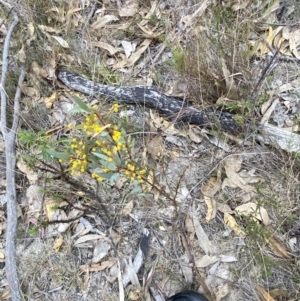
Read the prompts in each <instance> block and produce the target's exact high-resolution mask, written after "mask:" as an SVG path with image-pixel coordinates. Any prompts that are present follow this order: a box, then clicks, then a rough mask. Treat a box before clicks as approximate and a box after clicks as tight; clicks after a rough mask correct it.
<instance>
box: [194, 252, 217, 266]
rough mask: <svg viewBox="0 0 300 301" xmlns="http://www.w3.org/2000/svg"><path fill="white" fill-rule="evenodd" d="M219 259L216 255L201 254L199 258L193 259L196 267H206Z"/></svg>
mask: <svg viewBox="0 0 300 301" xmlns="http://www.w3.org/2000/svg"><path fill="white" fill-rule="evenodd" d="M218 260H219V258H218V256H209V255H206V254H205V255H203V256H202V257H201V258H200V259H195V266H196V267H197V268H206V267H208V266H210V265H212V264H214V263H215V262H217V261H218Z"/></svg>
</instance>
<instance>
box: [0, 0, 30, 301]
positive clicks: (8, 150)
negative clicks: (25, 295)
mask: <svg viewBox="0 0 300 301" xmlns="http://www.w3.org/2000/svg"><path fill="white" fill-rule="evenodd" d="M0 3H2V4H3V5H5V6H6V8H7V9H9V10H10V11H11V12H12V15H13V21H12V23H11V25H10V27H9V29H8V32H7V34H6V37H5V41H4V46H3V55H2V74H1V82H0V85H1V86H0V89H1V112H0V130H1V132H2V135H3V138H4V142H5V157H6V202H7V229H6V248H5V253H6V261H5V271H6V277H7V282H8V285H9V288H10V294H11V299H12V301H20V300H21V293H20V285H19V279H18V274H17V266H16V246H15V238H16V230H17V220H18V217H17V196H16V183H15V167H16V157H15V138H16V132H17V128H18V122H19V109H20V102H19V100H20V97H21V89H20V84H22V82H23V81H24V77H25V72H24V70H22V71H21V74H20V76H19V81H18V87H17V89H16V93H15V98H14V107H13V116H14V117H13V123H12V127H11V129H10V130H8V128H7V121H6V113H7V94H6V91H5V84H6V79H7V71H8V59H9V46H10V41H11V36H12V33H13V31H14V29H15V27H16V25H17V24H18V22H19V19H18V16H17V14H16V12H15V11H14V9H13V7H12V6H11V5H10V4H9V3H7V2H5V1H3V0H0Z"/></svg>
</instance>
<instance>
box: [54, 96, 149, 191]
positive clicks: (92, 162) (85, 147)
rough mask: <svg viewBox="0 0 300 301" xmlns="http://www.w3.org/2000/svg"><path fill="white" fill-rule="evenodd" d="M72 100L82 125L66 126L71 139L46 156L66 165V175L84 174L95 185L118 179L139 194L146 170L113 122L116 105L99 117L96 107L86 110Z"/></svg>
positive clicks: (84, 106)
mask: <svg viewBox="0 0 300 301" xmlns="http://www.w3.org/2000/svg"><path fill="white" fill-rule="evenodd" d="M75 101H76V103H77V104H78V107H77V108H75V109H74V110H73V112H76V113H77V112H80V113H82V114H84V116H85V119H84V122H82V123H79V124H77V125H72V124H69V125H68V128H69V129H70V130H71V133H72V135H71V137H70V138H69V139H68V140H64V141H63V143H61V145H60V146H59V148H58V149H48V153H49V154H50V155H51V156H52V157H54V158H57V159H58V160H59V162H61V163H62V164H63V165H64V164H65V165H67V169H68V172H69V173H70V175H76V174H77V175H79V174H82V173H84V172H88V173H90V174H91V176H92V177H93V178H94V179H96V180H97V181H99V182H102V181H104V180H109V181H110V182H111V183H115V181H117V180H118V178H119V177H120V176H122V177H124V178H125V179H127V180H128V181H129V182H131V183H132V184H133V190H132V193H133V192H138V191H141V188H142V187H141V186H142V183H144V182H145V181H146V182H147V178H146V174H147V170H146V168H144V167H142V166H141V164H140V163H139V162H138V160H137V159H136V154H135V150H134V140H133V139H131V137H130V136H127V135H126V132H125V130H124V129H121V128H120V125H117V124H115V122H114V118H113V117H114V114H115V113H117V112H118V110H119V105H118V104H114V105H113V106H112V107H111V109H110V110H109V112H108V113H107V114H106V116H105V117H103V116H101V115H100V114H99V112H98V110H97V106H94V107H90V106H88V105H86V104H85V103H84V102H83V101H82V100H81V99H80V98H78V97H75Z"/></svg>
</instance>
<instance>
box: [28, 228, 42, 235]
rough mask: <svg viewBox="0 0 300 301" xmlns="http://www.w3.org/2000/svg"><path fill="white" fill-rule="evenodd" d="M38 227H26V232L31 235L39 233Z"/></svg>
mask: <svg viewBox="0 0 300 301" xmlns="http://www.w3.org/2000/svg"><path fill="white" fill-rule="evenodd" d="M39 230H40V228H39V227H38V226H33V227H31V228H30V229H28V234H29V235H31V236H36V235H37V234H38V233H39Z"/></svg>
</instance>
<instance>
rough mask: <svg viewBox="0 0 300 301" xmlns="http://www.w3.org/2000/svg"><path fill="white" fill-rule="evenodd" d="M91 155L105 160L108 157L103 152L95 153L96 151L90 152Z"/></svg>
mask: <svg viewBox="0 0 300 301" xmlns="http://www.w3.org/2000/svg"><path fill="white" fill-rule="evenodd" d="M92 154H93V155H95V156H96V157H98V158H100V159H103V160H105V161H107V160H108V157H107V156H106V155H104V154H101V153H97V152H92Z"/></svg>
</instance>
